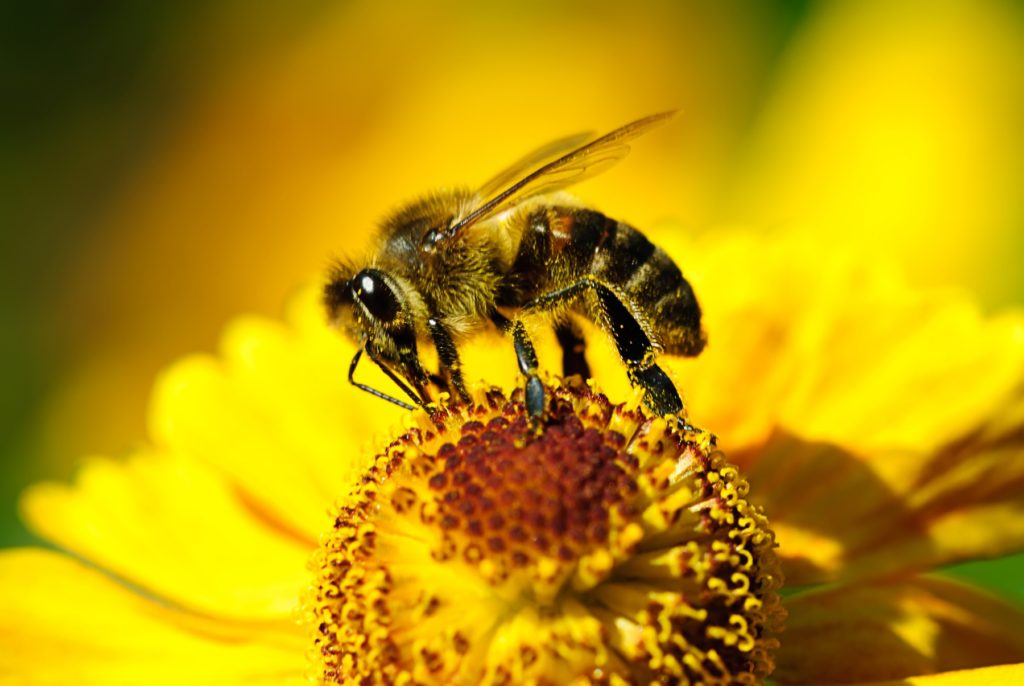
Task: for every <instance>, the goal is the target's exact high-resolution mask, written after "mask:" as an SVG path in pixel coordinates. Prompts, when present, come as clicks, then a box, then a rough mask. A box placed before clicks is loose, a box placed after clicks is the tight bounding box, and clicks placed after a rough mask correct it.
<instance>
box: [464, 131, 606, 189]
mask: <svg viewBox="0 0 1024 686" xmlns="http://www.w3.org/2000/svg"><path fill="white" fill-rule="evenodd" d="M593 137H594V132H593V131H584V132H583V133H577V134H575V135H573V136H566V137H565V138H559V139H558V140H556V141H551V142H550V143H548V144H547V145H544V146H541V147H539V148H537V149H536V150H534V151H533V152H531V153H530V154H528V155H526V156H524V157H523V158H522V159H520V160H516V162H515V163H514V164H511V165H509V166H508V167H507V168H506V169H503V170H502V171H501V172H499V173H498V174H495V175H494V177H493V178H491V179H490V180H489V181H488V182H487V183H485V184H484V185H482V186H480V188H479V189H478V190H477V197H479V198H481V199H482V200H483V201H484V202H486V201H488V200H491V199H492V198H493V197H494V196H496V195H497V194H498V193H500V192H502V191H503V190H505V189H506V188H508V187H509V186H511V185H512V184H513V183H515V182H516V181H518V180H519V179H521V178H523V177H525V176H526V175H527V174H528V173H529V172H532V171H533V170H534V169H536V168H538V167H540V166H541V165H544V164H547V163H548V162H551V161H552V160H555V159H557V158H559V157H561V156H562V155H565V154H566V153H568V152H570V151H572V150H575V149H576V148H578V147H580V146H581V145H583V144H584V143H586V142H587V141H588V140H590V139H591V138H593ZM481 204H483V203H481Z"/></svg>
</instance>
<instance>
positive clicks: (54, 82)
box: [0, 0, 1024, 598]
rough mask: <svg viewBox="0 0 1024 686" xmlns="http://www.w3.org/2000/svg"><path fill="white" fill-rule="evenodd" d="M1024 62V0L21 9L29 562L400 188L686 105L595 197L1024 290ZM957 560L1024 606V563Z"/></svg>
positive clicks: (18, 364)
mask: <svg viewBox="0 0 1024 686" xmlns="http://www.w3.org/2000/svg"><path fill="white" fill-rule="evenodd" d="M1022 45H1024V6H1022V4H1021V3H1019V2H1015V1H1012V0H1005V1H1000V0H963V1H959V2H958V1H947V2H940V3H935V2H923V1H922V2H915V1H913V0H910V1H904V2H891V1H890V0H863V1H853V0H851V1H850V2H821V3H818V2H758V3H750V2H728V1H718V2H695V3H678V2H650V3H644V4H643V5H635V6H632V7H627V6H626V4H625V3H617V2H610V1H608V2H582V1H580V2H564V3H546V2H539V1H531V0H526V1H519V2H515V3H512V2H494V3H488V4H486V5H484V4H483V3H480V4H475V3H460V2H436V3H415V2H394V3H370V2H326V1H323V0H293V1H292V2H288V3H250V2H241V1H240V0H213V1H206V2H197V1H194V0H179V1H178V2H166V3H138V2H128V1H126V0H110V1H108V2H103V3H91V2H73V1H70V0H65V1H64V2H57V1H53V0H35V1H33V2H27V1H24V2H6V3H3V4H2V5H0V75H2V77H0V78H2V84H3V107H2V108H0V122H2V126H0V179H2V184H0V193H2V195H0V236H2V251H0V259H2V260H3V264H2V265H0V327H2V336H0V378H2V380H3V381H2V383H0V459H2V463H0V545H17V544H23V543H27V542H30V541H32V538H31V537H30V535H29V534H28V533H27V532H26V531H25V530H24V529H23V528H22V527H21V525H20V524H19V523H18V521H17V517H16V508H15V502H16V497H17V493H18V492H19V490H20V489H21V488H23V487H24V486H25V485H26V484H27V483H29V482H30V481H32V480H36V479H39V478H59V479H64V478H67V477H68V476H70V474H71V473H72V472H73V468H74V465H75V463H76V462H77V460H78V458H79V457H80V456H81V455H84V454H89V453H102V454H118V453H124V452H127V451H128V450H130V449H131V447H132V446H133V445H135V444H137V442H139V441H140V440H143V439H144V436H145V412H146V402H147V397H148V393H149V388H150V386H151V383H152V381H153V378H154V376H155V374H156V373H157V372H158V371H159V370H160V369H161V368H162V367H164V366H166V365H167V364H168V363H169V362H170V361H172V360H173V359H175V358H176V357H179V356H181V355H182V354H185V353H189V352H193V351H197V350H213V349H215V347H216V343H217V339H218V335H219V332H220V331H221V328H222V326H223V324H224V323H225V322H226V321H227V320H229V319H230V318H231V317H233V316H234V315H236V314H238V313H240V312H257V313H264V314H267V315H271V316H277V315H279V314H280V312H281V307H282V303H283V301H284V299H285V298H286V297H287V296H288V294H289V293H290V292H292V291H293V290H294V289H295V287H296V286H297V285H298V284H300V283H302V282H303V281H305V280H307V279H308V278H310V277H311V276H315V275H316V274H318V273H321V270H322V269H323V267H324V266H325V265H326V264H327V262H328V260H329V258H330V257H331V256H332V255H335V254H338V253H341V252H348V251H352V250H357V249H358V247H359V245H360V244H361V242H362V241H364V240H365V236H366V235H367V231H368V230H369V229H370V228H371V227H372V226H373V224H374V222H375V220H376V219H377V218H378V217H379V216H380V215H381V214H383V213H385V212H386V211H388V210H389V209H390V208H391V207H392V206H394V205H395V204H396V203H397V202H399V201H401V200H404V199H409V198H411V197H413V196H415V195H416V194H418V193H420V192H422V191H424V190H428V189H429V188H430V187H432V186H438V185H457V184H475V183H479V182H482V181H483V180H485V179H486V178H488V177H489V176H490V175H491V174H492V173H494V172H495V171H497V170H498V169H499V168H500V167H502V166H504V165H505V164H506V163H509V162H511V161H512V160H514V159H516V158H518V157H519V156H521V155H522V154H524V153H525V152H526V151H528V150H530V149H532V148H534V147H536V146H537V145H539V144H540V143H543V142H546V141H548V140H550V139H553V138H557V137H560V136H562V135H565V134H568V133H573V132H577V131H580V130H587V129H598V130H601V131H607V130H610V129H612V128H614V127H616V126H619V125H621V124H623V123H625V122H627V121H630V120H632V119H635V118H637V117H640V116H643V115H646V114H650V113H652V112H656V111H660V110H664V109H669V108H678V109H680V110H681V112H682V114H681V116H680V117H679V118H677V119H676V121H675V122H674V123H673V124H672V125H671V126H667V127H664V128H663V129H660V130H659V131H658V133H657V139H656V141H653V142H651V143H650V144H644V145H638V146H636V148H635V150H634V152H633V154H632V156H631V158H630V161H629V163H628V166H624V167H620V168H619V169H617V170H615V172H614V173H610V174H607V175H605V176H602V177H600V178H598V179H595V180H593V181H590V182H588V183H587V184H586V185H585V186H583V187H581V188H580V190H579V194H580V195H581V196H582V197H584V198H586V199H588V200H591V201H593V202H594V204H595V205H596V206H598V207H599V208H608V209H609V211H611V210H614V213H615V214H616V215H617V216H623V217H628V218H629V220H630V222H631V223H633V224H634V225H636V226H639V227H650V226H657V225H659V224H661V225H664V224H665V223H666V222H672V223H674V224H676V225H681V226H683V227H685V228H686V229H687V230H691V231H694V232H700V231H710V230H714V228H715V227H721V226H725V225H746V226H751V227H756V228H757V229H758V230H760V231H766V232H770V231H782V230H786V231H815V232H818V233H821V232H828V233H829V235H830V237H834V238H835V240H836V241H837V242H840V241H841V242H852V243H855V244H859V245H861V246H874V248H875V249H877V250H878V251H879V252H880V253H882V252H885V253H891V254H892V255H894V256H895V257H896V258H897V259H898V260H899V261H900V262H901V263H902V264H903V266H904V268H905V269H906V271H907V273H908V274H909V276H910V278H911V280H912V281H913V282H914V283H916V284H919V285H922V286H949V287H953V288H961V289H966V290H968V291H970V292H971V293H972V294H973V297H974V298H976V299H977V300H978V301H979V302H980V303H981V304H982V306H983V308H984V309H985V310H986V311H988V312H994V311H997V310H999V309H1002V308H1005V307H1008V306H1016V305H1020V304H1021V303H1022V302H1024V275H1022V274H1021V272H1020V269H1019V262H1020V256H1021V255H1024V245H1022V243H1024V231H1022V229H1024V192H1021V191H1022V189H1021V182H1020V180H1021V178H1024V154H1021V153H1022V152H1024V125H1022V123H1024V51H1022V50H1021V46H1022ZM339 373H341V372H339ZM957 573H960V574H964V575H969V576H971V577H972V578H974V579H975V580H980V581H981V582H982V583H985V584H987V585H989V586H990V587H992V588H995V589H997V590H1001V591H1003V592H1005V593H1010V594H1017V595H1018V597H1021V598H1024V591H1022V590H1021V589H1019V588H1016V582H1015V581H1014V579H1019V578H1021V577H1022V576H1024V560H1022V558H1021V557H1020V556H1018V557H1016V558H1007V559H1005V560H1002V561H998V562H986V563H977V564H972V565H968V566H964V567H960V568H958V570H957Z"/></svg>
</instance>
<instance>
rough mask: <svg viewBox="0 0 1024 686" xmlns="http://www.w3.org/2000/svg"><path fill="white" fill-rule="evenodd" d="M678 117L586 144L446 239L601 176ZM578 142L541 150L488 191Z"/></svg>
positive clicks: (655, 118)
mask: <svg viewBox="0 0 1024 686" xmlns="http://www.w3.org/2000/svg"><path fill="white" fill-rule="evenodd" d="M674 114H675V112H661V113H660V114H653V115H651V116H649V117H644V118H643V119H639V120H637V121H635V122H632V123H631V124H626V125H625V126H623V127H622V128H619V129H615V130H614V131H612V132H611V133H609V134H607V135H604V136H601V137H600V138H598V139H596V140H593V141H591V142H590V143H586V144H585V145H582V146H581V147H578V148H576V149H575V150H573V151H572V152H569V153H567V154H565V155H563V156H562V157H559V158H558V159H556V160H554V161H553V162H548V163H547V164H544V165H543V166H542V167H540V168H539V169H537V170H536V171H533V172H531V173H529V174H527V175H526V176H524V177H523V178H522V179H520V180H519V181H517V182H515V183H513V184H512V185H511V186H509V187H507V188H505V190H503V191H500V192H498V193H497V195H495V196H494V197H493V198H490V199H488V200H484V201H483V204H482V205H480V206H479V207H477V208H476V209H475V210H473V211H472V212H470V213H469V214H468V215H466V216H465V217H464V218H462V219H461V220H459V221H458V222H456V223H455V224H454V225H453V226H452V227H451V228H450V229H449V230H448V231H447V232H446V234H447V235H446V237H448V238H450V237H452V236H455V235H456V234H458V232H459V231H462V230H463V229H465V228H466V227H469V226H472V225H473V224H475V223H477V222H479V221H482V220H484V219H486V218H488V217H491V216H493V215H495V214H497V213H498V212H503V211H505V210H507V209H509V208H511V207H515V206H516V205H518V204H519V203H521V202H523V201H524V200H526V199H527V198H532V197H534V196H537V195H541V194H544V193H550V192H552V191H555V190H558V189H561V188H567V187H568V186H571V185H572V184H574V183H579V182H580V181H582V180H584V179H588V178H590V177H592V176H596V175H598V174H600V173H601V172H603V171H605V170H606V169H608V168H609V167H611V166H612V165H614V164H615V163H616V162H618V161H619V160H621V159H622V158H623V157H625V156H626V155H627V154H628V153H629V145H627V143H628V142H629V141H631V140H633V139H634V138H636V137H637V136H640V135H643V134H644V133H647V131H649V130H650V129H651V128H653V127H654V126H656V125H658V124H661V123H663V122H664V121H666V120H667V119H669V118H670V117H672V116H673V115H674ZM575 138H577V137H576V136H570V137H568V138H563V139H561V140H558V141H555V142H554V143H551V144H549V145H546V146H544V147H543V148H540V149H539V150H537V151H536V152H534V153H531V154H530V155H527V156H526V157H525V158H523V160H522V161H521V163H520V164H519V165H516V166H514V167H510V168H509V169H508V170H506V171H504V172H502V173H501V174H498V175H497V176H496V177H494V179H492V180H491V181H489V182H487V183H486V184H485V185H484V187H485V188H490V187H492V186H494V187H496V188H500V187H501V186H499V185H497V182H499V181H500V182H503V184H502V185H504V183H508V182H509V181H511V179H512V178H515V175H514V174H513V172H514V171H518V170H519V169H522V168H523V167H522V162H526V163H527V164H526V167H529V166H530V164H529V163H530V162H534V163H535V164H536V163H537V162H536V160H538V159H541V158H540V154H541V153H553V154H557V150H556V148H557V146H560V145H569V144H570V141H572V140H573V139H575ZM481 190H483V189H481ZM495 192H497V191H495ZM480 197H482V198H487V194H484V193H483V192H481V194H480Z"/></svg>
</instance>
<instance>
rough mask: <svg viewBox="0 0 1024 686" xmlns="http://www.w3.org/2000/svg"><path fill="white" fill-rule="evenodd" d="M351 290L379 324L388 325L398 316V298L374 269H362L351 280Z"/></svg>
mask: <svg viewBox="0 0 1024 686" xmlns="http://www.w3.org/2000/svg"><path fill="white" fill-rule="evenodd" d="M352 290H353V292H354V294H355V297H356V298H358V300H359V302H360V303H362V305H363V307H365V308H366V311H367V312H368V313H369V314H370V316H372V317H373V318H374V319H376V320H377V321H379V322H382V323H385V324H386V323H388V322H391V321H393V320H394V319H395V317H397V316H398V298H396V297H395V293H394V291H392V290H391V287H390V286H388V284H387V282H386V281H384V277H383V275H382V274H381V273H380V272H378V271H377V270H376V269H364V270H363V271H361V272H359V273H358V274H356V277H355V278H354V279H352Z"/></svg>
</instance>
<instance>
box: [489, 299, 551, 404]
mask: <svg viewBox="0 0 1024 686" xmlns="http://www.w3.org/2000/svg"><path fill="white" fill-rule="evenodd" d="M491 320H492V321H493V322H494V323H495V324H496V325H497V326H498V328H499V329H501V330H502V331H504V332H505V333H507V334H511V335H512V345H513V346H514V347H515V351H516V361H517V362H518V363H519V371H520V372H521V373H522V375H523V376H525V377H526V412H527V414H529V415H530V418H531V419H533V420H538V419H540V418H541V417H543V416H544V384H542V383H541V381H540V377H539V376H537V368H538V364H537V352H536V350H534V348H533V341H531V340H530V336H529V334H527V333H526V327H524V326H523V323H522V322H521V321H519V320H518V319H516V320H515V321H512V320H510V319H508V318H507V317H505V316H504V315H502V314H501V313H500V312H494V313H492V314H491Z"/></svg>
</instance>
